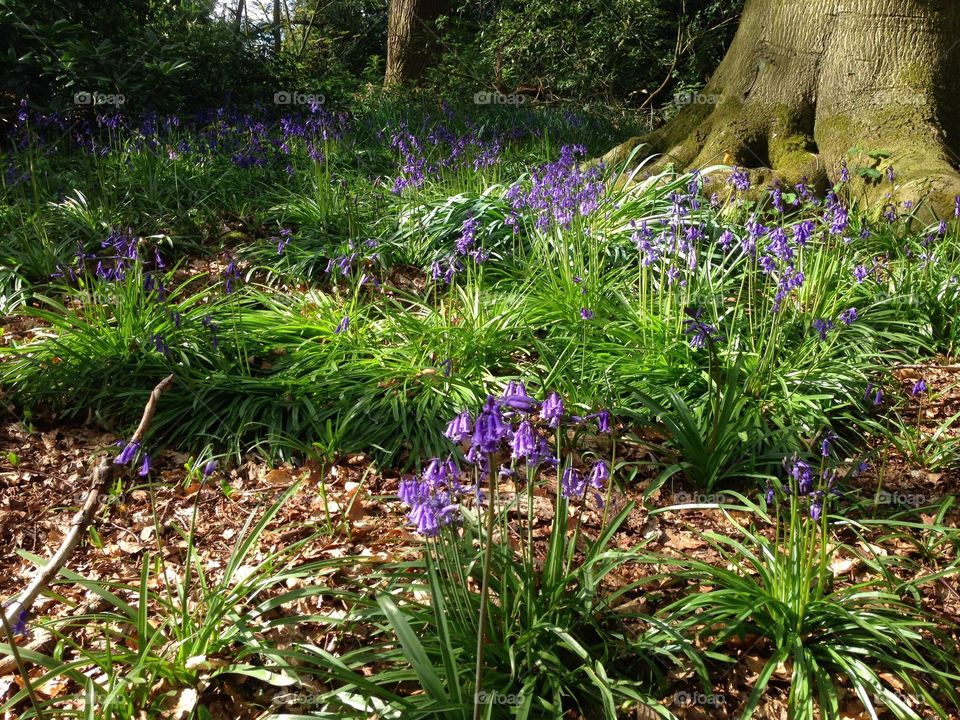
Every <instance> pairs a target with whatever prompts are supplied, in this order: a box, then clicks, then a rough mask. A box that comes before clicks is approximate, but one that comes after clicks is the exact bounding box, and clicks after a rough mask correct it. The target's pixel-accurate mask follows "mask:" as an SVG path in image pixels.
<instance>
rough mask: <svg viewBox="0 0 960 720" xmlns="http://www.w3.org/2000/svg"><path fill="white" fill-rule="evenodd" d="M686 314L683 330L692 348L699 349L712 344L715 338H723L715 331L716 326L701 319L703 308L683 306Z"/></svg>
mask: <svg viewBox="0 0 960 720" xmlns="http://www.w3.org/2000/svg"><path fill="white" fill-rule="evenodd" d="M683 312H684V313H685V314H686V315H687V318H688V319H687V320H684V321H683V324H684V326H685V327H684V330H683V332H684V333H685V334H687V335H689V336H690V347H691V348H693V349H694V350H700V349H702V348H704V347H706V346H707V344H708V343H710V344H713V343H714V342H716V341H717V340H721V339H723V336H722V335H720V333H719V332H718V331H717V328H716V327H714V326H713V325H710V324H708V323H706V322H704V321H703V320H701V317H702V316H703V308H685V309H684V311H683Z"/></svg>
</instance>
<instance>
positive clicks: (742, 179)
mask: <svg viewBox="0 0 960 720" xmlns="http://www.w3.org/2000/svg"><path fill="white" fill-rule="evenodd" d="M727 182H729V183H730V184H731V185H733V187H734V188H736V189H737V190H739V191H740V192H744V191H746V190H749V189H750V175H749V173H747V171H746V170H742V169H740V168H739V167H734V168H733V172H731V173H730V179H729V180H728V181H727Z"/></svg>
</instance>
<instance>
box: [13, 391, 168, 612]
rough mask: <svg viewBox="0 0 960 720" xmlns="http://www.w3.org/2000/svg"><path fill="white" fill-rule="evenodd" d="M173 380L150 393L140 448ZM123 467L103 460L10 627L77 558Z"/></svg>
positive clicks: (138, 436)
mask: <svg viewBox="0 0 960 720" xmlns="http://www.w3.org/2000/svg"><path fill="white" fill-rule="evenodd" d="M173 380H174V377H173V375H168V376H167V377H165V378H164V379H163V380H161V381H160V382H159V383H158V384H157V386H156V387H155V388H154V389H153V392H151V393H150V398H149V399H148V400H147V404H146V407H144V408H143V417H141V418H140V424H139V425H138V426H137V429H136V431H134V433H133V436H132V437H131V439H130V442H132V443H138V444H139V443H141V442H142V441H143V436H144V435H146V434H147V430H148V429H149V428H150V423H151V422H152V421H153V414H154V412H156V409H157V401H159V400H160V395H161V394H162V393H163V391H164V390H166V389H167V388H168V387H170V386H171V385H172V384H173ZM121 467H122V466H120V465H117V464H116V463H114V462H113V460H112V459H111V458H103V460H101V461H100V464H99V465H98V466H97V467H96V469H95V470H94V471H93V487H92V488H91V490H90V492H89V493H88V495H87V499H86V502H84V503H83V506H82V507H81V508H80V511H79V512H78V513H77V514H76V515H74V516H73V520H72V521H71V523H70V531H69V532H68V533H67V536H66V537H65V538H64V539H63V543H61V545H60V549H58V550H57V551H56V552H55V553H54V554H53V557H51V558H50V561H49V562H48V563H47V564H46V565H44V566H43V567H41V568H40V569H39V570H38V572H37V574H36V576H35V577H34V578H33V580H32V581H31V582H30V584H29V585H28V586H27V588H26V590H24V591H23V592H22V593H20V596H19V597H18V598H17V599H16V600H14V601H13V602H12V603H10V604H9V608H7V609H5V610H4V611H3V612H4V618H5V619H6V621H7V623H8V624H9V625H11V626H15V625H17V623H18V621H19V619H20V615H21V613H24V612H30V608H31V606H32V605H33V602H34V600H36V599H37V596H38V595H40V593H41V592H43V590H44V589H45V588H46V587H47V585H49V584H50V581H51V580H53V578H55V577H56V576H57V573H59V572H60V568H62V567H63V566H64V565H65V564H66V562H67V560H69V559H70V556H71V555H73V553H74V551H75V550H76V549H77V546H78V545H79V544H80V539H81V538H82V537H83V535H84V533H85V532H86V531H87V528H88V527H89V526H90V523H91V522H93V517H94V515H96V512H97V508H98V507H99V505H100V499H101V498H102V497H103V496H104V495H105V493H106V489H107V488H108V487H109V486H110V483H111V482H112V481H113V479H114V477H115V476H116V474H117V473H118V472H119V471H120V468H121Z"/></svg>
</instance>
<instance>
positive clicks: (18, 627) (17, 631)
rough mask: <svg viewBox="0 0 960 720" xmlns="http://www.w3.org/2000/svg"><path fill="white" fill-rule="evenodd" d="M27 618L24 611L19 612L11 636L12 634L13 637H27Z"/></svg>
mask: <svg viewBox="0 0 960 720" xmlns="http://www.w3.org/2000/svg"><path fill="white" fill-rule="evenodd" d="M0 612H3V611H2V610H0ZM29 617H30V616H29V614H28V613H27V611H26V610H21V611H20V614H19V615H17V622H16V624H15V625H14V626H13V634H14V635H24V636H26V635H29V634H30V630H29V628H28V626H27V620H28V619H29Z"/></svg>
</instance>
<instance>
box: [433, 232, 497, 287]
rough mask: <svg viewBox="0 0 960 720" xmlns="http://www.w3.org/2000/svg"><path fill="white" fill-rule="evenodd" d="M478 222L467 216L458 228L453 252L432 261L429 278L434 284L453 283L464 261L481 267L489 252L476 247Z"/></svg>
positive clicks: (462, 267)
mask: <svg viewBox="0 0 960 720" xmlns="http://www.w3.org/2000/svg"><path fill="white" fill-rule="evenodd" d="M479 228H480V222H479V220H478V219H477V218H475V217H473V216H467V218H466V219H464V221H463V225H462V226H461V228H460V233H459V235H458V236H457V239H456V241H455V242H454V249H453V252H452V253H450V254H449V255H448V256H447V257H446V258H444V259H441V260H434V261H433V262H432V263H431V264H430V276H431V277H432V278H433V280H434V282H437V281H441V280H442V281H443V282H445V283H446V284H448V285H449V284H450V283H452V282H453V278H454V276H456V274H457V273H459V272H461V271H462V270H463V269H464V267H465V266H464V264H463V263H464V261H472V262H474V263H476V264H477V265H482V264H483V263H484V262H486V261H487V258H488V257H489V256H490V253H489V251H487V250H484V249H483V248H482V247H480V246H479V245H478V242H477V231H478V230H479Z"/></svg>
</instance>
